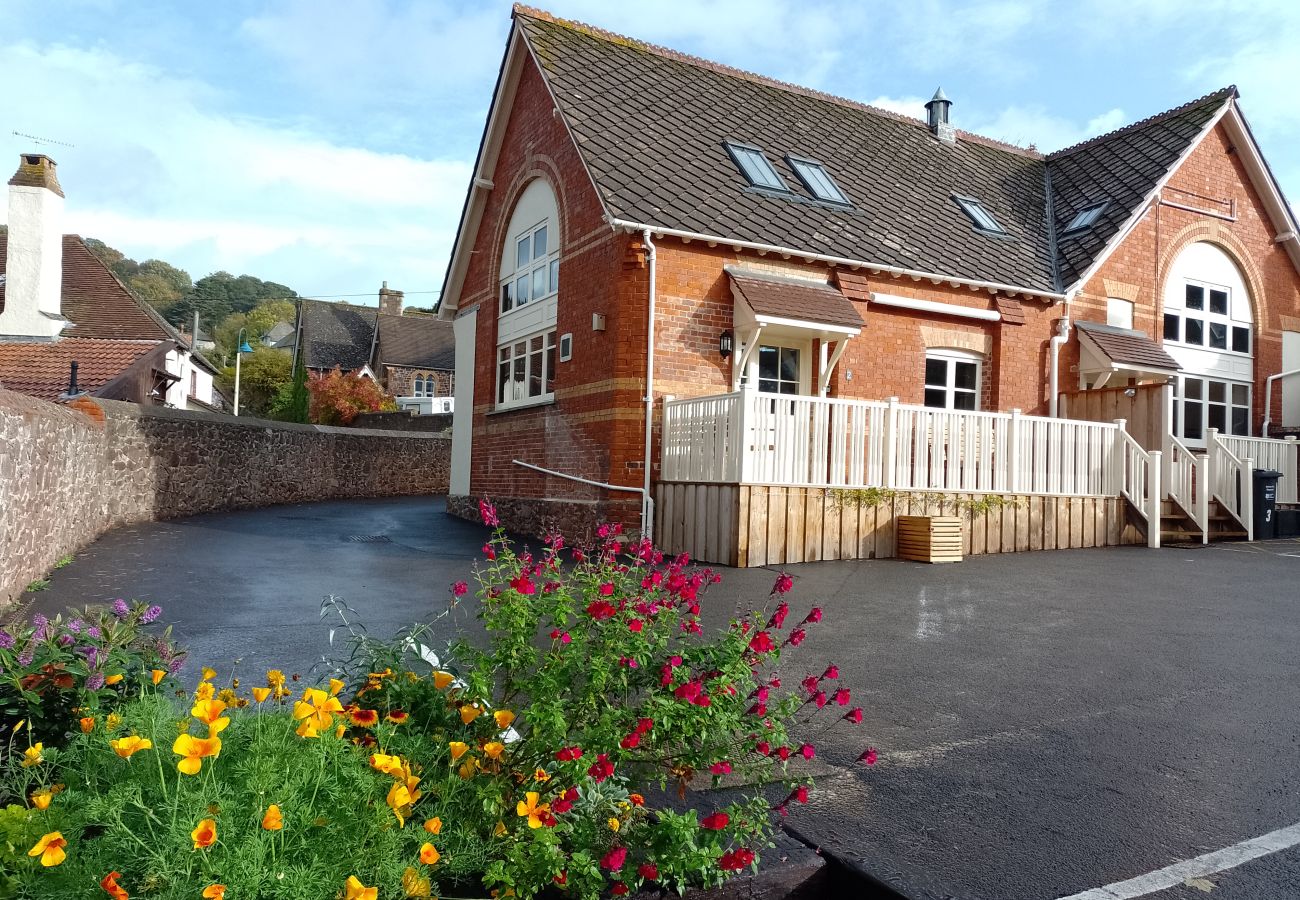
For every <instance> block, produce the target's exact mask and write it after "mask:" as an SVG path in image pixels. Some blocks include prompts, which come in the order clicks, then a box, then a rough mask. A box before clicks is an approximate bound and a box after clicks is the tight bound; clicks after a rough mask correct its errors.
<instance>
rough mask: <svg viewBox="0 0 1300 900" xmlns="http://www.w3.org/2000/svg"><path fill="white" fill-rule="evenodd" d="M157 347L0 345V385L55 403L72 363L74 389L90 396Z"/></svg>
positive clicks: (96, 342)
mask: <svg viewBox="0 0 1300 900" xmlns="http://www.w3.org/2000/svg"><path fill="white" fill-rule="evenodd" d="M157 346H158V342H157V341H114V340H103V339H99V338H62V339H60V340H57V341H32V342H21V343H0V384H3V385H4V386H5V387H7V388H9V389H10V390H12V391H18V392H19V393H23V394H31V395H32V396H34V397H40V398H41V399H43V400H57V399H58V398H59V395H60V394H62V393H63V392H64V391H66V390H67V389H68V376H69V372H70V369H71V363H72V362H73V360H76V362H77V385H78V386H79V387H80V388H81V389H82V390H84V391H87V392H89V393H91V394H93V393H95V392H96V391H98V390H99V389H100V388H102V387H104V385H106V384H108V383H109V382H110V381H112V380H113V379H114V378H116V377H117V376H119V375H121V374H122V373H123V372H124V371H126V370H127V369H128V368H130V367H131V366H132V365H134V364H135V363H136V362H138V361H139V360H140V357H142V356H144V355H145V354H147V353H149V352H150V351H151V350H153V349H155V348H156V347H157Z"/></svg>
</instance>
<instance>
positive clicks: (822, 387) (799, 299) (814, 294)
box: [725, 266, 863, 396]
mask: <svg viewBox="0 0 1300 900" xmlns="http://www.w3.org/2000/svg"><path fill="white" fill-rule="evenodd" d="M725 271H726V273H727V276H728V278H730V280H731V295H732V297H733V299H734V300H735V304H736V305H735V311H734V314H733V321H734V322H735V329H736V338H737V342H738V347H737V350H738V354H739V355H738V359H737V362H736V365H735V367H734V368H733V370H732V371H733V373H734V374H733V376H732V381H733V384H732V387H733V389H737V390H738V389H739V386H740V376H741V374H742V373H743V372H744V371H745V368H746V366H747V365H748V364H749V361H750V358H751V357H752V356H753V354H754V351H755V350H756V349H757V347H758V345H759V343H760V338H762V337H763V336H764V335H771V336H777V335H779V336H783V337H799V338H803V339H810V338H817V339H818V340H820V341H821V365H820V366H819V372H818V378H817V393H818V394H820V395H823V396H824V395H825V393H826V388H827V386H828V385H829V383H830V376H831V372H833V371H834V370H835V364H836V363H838V362H839V360H840V357H841V356H842V355H843V354H844V348H845V346H846V345H847V343H848V341H849V339H850V338H853V337H856V336H857V335H858V334H861V333H862V325H863V322H862V315H861V314H860V313H859V312H858V310H857V307H856V306H854V305H853V302H852V301H851V300H849V299H848V298H847V297H845V296H844V294H842V293H841V292H840V291H838V290H836V289H835V288H833V287H831V286H830V285H829V284H826V283H825V282H817V281H812V280H809V279H804V278H792V277H789V276H784V275H775V274H771V273H768V272H760V271H755V270H752V269H741V268H738V267H736V266H727V267H726V268H725Z"/></svg>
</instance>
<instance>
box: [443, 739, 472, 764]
mask: <svg viewBox="0 0 1300 900" xmlns="http://www.w3.org/2000/svg"><path fill="white" fill-rule="evenodd" d="M447 746H448V747H450V748H451V761H452V762H455V761H456V760H458V759H460V758H461V757H462V756H464V755H465V752H466V751H467V750H469V744H467V743H465V742H464V741H451V742H449V743H448V744H447Z"/></svg>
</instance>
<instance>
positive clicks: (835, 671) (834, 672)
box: [822, 663, 840, 680]
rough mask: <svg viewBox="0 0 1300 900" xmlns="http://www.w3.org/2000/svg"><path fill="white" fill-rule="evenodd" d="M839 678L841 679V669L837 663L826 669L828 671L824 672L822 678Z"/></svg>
mask: <svg viewBox="0 0 1300 900" xmlns="http://www.w3.org/2000/svg"><path fill="white" fill-rule="evenodd" d="M839 677H840V667H839V666H837V665H835V663H831V664H830V665H829V666H827V667H826V671H825V672H822V678H830V679H832V680H834V679H836V678H839Z"/></svg>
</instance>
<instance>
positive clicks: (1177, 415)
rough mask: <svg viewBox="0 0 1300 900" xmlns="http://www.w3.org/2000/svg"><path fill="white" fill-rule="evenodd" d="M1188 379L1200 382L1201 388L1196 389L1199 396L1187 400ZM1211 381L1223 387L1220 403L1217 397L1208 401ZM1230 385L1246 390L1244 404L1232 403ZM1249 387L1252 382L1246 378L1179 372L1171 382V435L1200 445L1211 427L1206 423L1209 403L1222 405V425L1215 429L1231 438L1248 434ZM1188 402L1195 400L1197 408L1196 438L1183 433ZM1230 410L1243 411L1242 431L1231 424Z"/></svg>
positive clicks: (1197, 445)
mask: <svg viewBox="0 0 1300 900" xmlns="http://www.w3.org/2000/svg"><path fill="white" fill-rule="evenodd" d="M1188 381H1198V382H1200V383H1201V389H1200V393H1201V396H1200V397H1199V398H1194V399H1191V400H1188V399H1186V396H1187V387H1186V385H1187V382H1188ZM1211 384H1221V385H1223V386H1224V394H1223V396H1224V400H1223V401H1222V402H1220V401H1217V400H1216V401H1213V402H1212V401H1211V400H1210V385H1211ZM1234 387H1244V388H1245V389H1246V402H1245V403H1244V404H1242V403H1235V402H1233V399H1232V389H1233V388H1234ZM1253 389H1254V385H1252V384H1251V383H1250V382H1248V381H1234V380H1232V379H1230V378H1216V377H1212V376H1208V375H1184V374H1179V375H1178V376H1177V380H1176V381H1175V383H1174V410H1173V413H1174V415H1173V423H1174V429H1173V430H1174V434H1175V436H1177V437H1178V439H1179V440H1181V441H1184V442H1185V443H1187V444H1188V446H1196V447H1200V446H1204V445H1205V443H1206V440H1207V437H1206V435H1207V433H1208V432H1209V430H1210V428H1211V427H1212V426H1211V425H1210V407H1211V406H1212V405H1213V406H1222V407H1224V427H1223V428H1220V429H1218V431H1219V433H1220V434H1223V435H1231V436H1232V437H1250V436H1251V426H1252V424H1253V423H1252V422H1251V417H1252V409H1253V407H1252V406H1251V404H1252V402H1253V400H1254V398H1253V396H1252V394H1253V393H1254V390H1253ZM1188 403H1195V404H1197V405H1198V406H1200V408H1201V434H1200V436H1199V437H1191V436H1189V435H1188V434H1187V404H1188ZM1234 410H1245V412H1246V430H1245V433H1241V432H1238V431H1235V430H1234V429H1233V427H1232V414H1233V411H1234Z"/></svg>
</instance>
